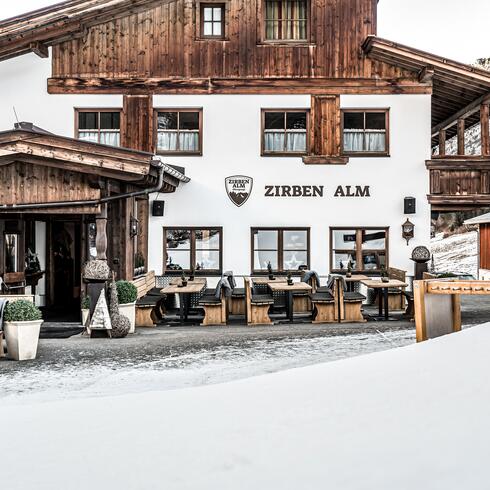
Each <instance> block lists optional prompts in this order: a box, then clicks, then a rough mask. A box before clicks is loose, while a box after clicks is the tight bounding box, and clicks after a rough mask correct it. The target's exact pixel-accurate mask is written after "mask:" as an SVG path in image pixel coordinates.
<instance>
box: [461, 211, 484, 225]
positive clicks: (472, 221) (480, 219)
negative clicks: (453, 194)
mask: <svg viewBox="0 0 490 490" xmlns="http://www.w3.org/2000/svg"><path fill="white" fill-rule="evenodd" d="M487 223H490V213H486V214H482V215H481V216H477V217H476V218H471V219H467V220H466V221H465V222H464V224H465V225H483V224H487Z"/></svg>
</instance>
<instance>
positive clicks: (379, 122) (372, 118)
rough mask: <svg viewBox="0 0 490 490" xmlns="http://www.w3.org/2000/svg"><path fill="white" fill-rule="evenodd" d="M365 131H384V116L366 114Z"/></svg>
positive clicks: (380, 113)
mask: <svg viewBox="0 0 490 490" xmlns="http://www.w3.org/2000/svg"><path fill="white" fill-rule="evenodd" d="M366 129H386V115H385V113H384V112H367V113H366Z"/></svg>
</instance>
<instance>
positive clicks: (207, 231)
mask: <svg viewBox="0 0 490 490" xmlns="http://www.w3.org/2000/svg"><path fill="white" fill-rule="evenodd" d="M222 244H223V232H222V229H221V228H189V227H185V228H165V229H164V259H165V271H166V273H172V272H182V271H184V272H186V273H188V272H189V271H190V269H191V267H192V266H193V267H194V270H195V271H196V273H197V274H199V273H206V274H221V270H222V266H221V264H222Z"/></svg>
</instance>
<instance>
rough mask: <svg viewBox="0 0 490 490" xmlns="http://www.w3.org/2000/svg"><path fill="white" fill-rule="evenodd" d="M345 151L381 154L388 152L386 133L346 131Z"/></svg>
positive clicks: (359, 130)
mask: <svg viewBox="0 0 490 490" xmlns="http://www.w3.org/2000/svg"><path fill="white" fill-rule="evenodd" d="M344 151H347V152H371V153H381V152H384V151H386V133H385V132H384V131H367V132H364V131H362V130H361V129H358V130H353V129H349V130H345V131H344Z"/></svg>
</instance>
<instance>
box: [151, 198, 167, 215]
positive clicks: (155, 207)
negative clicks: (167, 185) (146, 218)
mask: <svg viewBox="0 0 490 490" xmlns="http://www.w3.org/2000/svg"><path fill="white" fill-rule="evenodd" d="M164 209H165V201H153V203H152V206H151V215H152V216H163V212H164Z"/></svg>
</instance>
